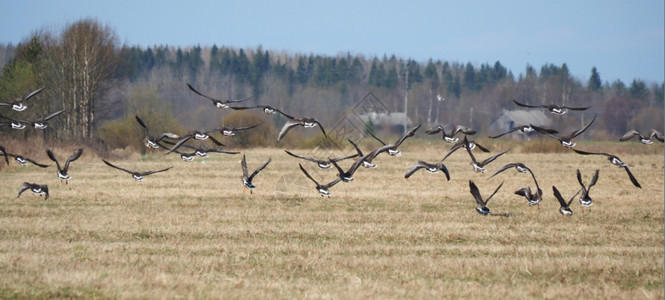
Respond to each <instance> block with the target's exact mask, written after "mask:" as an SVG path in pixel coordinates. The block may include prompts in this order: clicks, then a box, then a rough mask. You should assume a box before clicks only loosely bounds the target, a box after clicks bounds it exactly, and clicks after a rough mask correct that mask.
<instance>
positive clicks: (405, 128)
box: [402, 64, 409, 134]
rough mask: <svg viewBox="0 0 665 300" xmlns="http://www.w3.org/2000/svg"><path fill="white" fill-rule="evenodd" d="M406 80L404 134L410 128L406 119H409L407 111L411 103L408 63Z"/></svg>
mask: <svg viewBox="0 0 665 300" xmlns="http://www.w3.org/2000/svg"><path fill="white" fill-rule="evenodd" d="M405 82H406V92H405V93H404V132H403V133H402V134H404V133H406V131H407V130H408V128H407V124H406V120H407V117H406V116H407V114H406V113H407V108H408V104H409V67H408V64H407V67H406V79H405Z"/></svg>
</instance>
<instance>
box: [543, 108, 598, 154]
mask: <svg viewBox="0 0 665 300" xmlns="http://www.w3.org/2000/svg"><path fill="white" fill-rule="evenodd" d="M596 117H597V116H594V117H593V120H591V122H589V123H588V124H586V125H584V126H583V127H582V128H580V129H577V130H575V131H573V132H572V133H570V134H569V135H565V136H557V135H554V134H551V133H549V132H548V130H547V129H544V128H540V127H536V126H533V125H532V127H533V129H535V130H536V131H538V132H539V133H542V134H544V135H547V136H549V137H551V138H554V139H557V140H559V142H560V143H561V145H562V146H564V147H569V148H573V147H575V145H576V143H574V142H573V141H572V140H573V139H574V138H575V137H577V136H578V135H580V134H582V133H583V132H584V131H586V130H587V129H588V128H589V126H591V124H593V122H594V121H596Z"/></svg>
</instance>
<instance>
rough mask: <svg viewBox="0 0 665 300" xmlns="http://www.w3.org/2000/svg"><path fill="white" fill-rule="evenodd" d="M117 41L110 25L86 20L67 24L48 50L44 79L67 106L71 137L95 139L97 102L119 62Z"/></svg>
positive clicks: (67, 121)
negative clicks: (54, 43) (93, 137)
mask: <svg viewBox="0 0 665 300" xmlns="http://www.w3.org/2000/svg"><path fill="white" fill-rule="evenodd" d="M117 43H118V38H117V36H116V34H115V32H114V30H113V29H111V27H109V26H105V25H101V24H100V23H99V22H98V21H97V20H94V19H83V20H80V21H77V22H75V23H73V24H71V25H69V26H67V27H66V28H65V30H64V31H63V32H62V35H61V36H60V38H59V39H58V41H57V43H56V45H54V46H53V47H52V49H51V51H49V59H48V62H47V63H46V67H47V70H45V74H44V76H45V77H46V78H45V80H44V81H45V82H47V84H48V85H49V88H50V89H51V92H50V94H51V95H53V96H55V97H58V98H59V99H61V100H62V102H63V104H64V108H65V109H67V112H68V113H67V114H65V115H64V116H66V120H65V124H66V128H67V129H68V133H69V134H68V137H71V138H85V139H90V138H92V136H93V133H94V129H95V121H96V119H95V118H96V115H95V105H96V104H97V101H98V100H99V99H102V96H103V94H104V92H105V91H106V90H107V89H108V88H109V87H110V84H108V81H109V80H110V79H112V78H113V76H114V71H115V68H116V67H117V65H118V61H119V55H118V53H119V48H118V47H117Z"/></svg>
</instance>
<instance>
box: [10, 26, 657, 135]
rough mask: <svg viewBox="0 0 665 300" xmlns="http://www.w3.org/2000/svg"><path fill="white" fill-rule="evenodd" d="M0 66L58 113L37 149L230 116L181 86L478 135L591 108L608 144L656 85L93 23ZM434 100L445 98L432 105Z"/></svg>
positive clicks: (562, 68)
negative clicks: (108, 130) (497, 124)
mask: <svg viewBox="0 0 665 300" xmlns="http://www.w3.org/2000/svg"><path fill="white" fill-rule="evenodd" d="M0 59H1V61H0V63H2V64H4V65H3V67H2V73H1V74H0V99H8V98H14V97H17V96H20V95H22V94H24V93H26V92H27V91H30V90H32V89H34V88H37V87H40V86H46V87H47V89H46V90H44V92H43V95H40V97H41V98H40V99H39V100H37V101H35V103H34V104H33V107H37V108H35V109H36V110H35V114H37V115H46V114H48V113H49V112H53V111H56V110H59V109H62V108H65V109H67V113H66V114H63V115H62V116H61V117H60V118H58V119H57V120H54V123H55V124H54V125H53V126H52V127H53V128H54V129H52V130H49V131H48V133H47V134H46V135H45V138H47V139H48V138H52V139H55V138H57V139H65V140H66V139H78V140H92V141H95V140H99V135H98V134H97V133H98V132H99V131H100V130H102V129H103V128H104V126H107V124H108V123H109V122H113V121H118V120H128V118H130V117H133V114H139V113H140V114H152V115H155V118H156V119H161V118H165V119H169V120H171V121H169V122H167V123H169V124H170V126H178V127H179V128H180V129H182V130H186V129H187V128H189V129H194V128H201V127H204V126H211V124H215V126H216V125H218V124H220V123H223V122H224V117H226V116H227V115H228V114H229V112H219V111H215V110H211V109H210V107H209V106H208V105H209V103H206V102H205V101H203V100H201V99H200V98H197V97H196V96H194V95H192V94H191V93H190V92H189V91H188V90H187V88H186V85H185V84H186V83H191V84H192V85H193V86H196V87H197V89H199V90H200V91H205V93H206V94H209V95H213V96H215V97H218V98H228V99H230V98H244V97H247V96H250V95H252V96H254V97H253V99H252V100H251V102H250V103H249V104H250V105H251V104H257V103H261V104H266V105H271V106H275V107H279V108H282V109H284V110H286V111H289V112H293V113H294V114H309V115H314V116H317V117H318V118H319V119H320V120H321V121H322V122H324V123H326V124H331V125H334V124H335V123H336V122H337V121H338V119H339V117H340V116H343V115H344V114H345V113H346V110H347V109H348V107H350V106H352V105H353V104H354V103H355V102H356V101H358V100H359V99H361V98H362V97H363V96H364V95H365V94H366V93H367V92H369V91H372V93H374V94H375V95H377V96H378V97H379V98H380V99H381V101H382V102H383V103H384V104H385V105H386V106H387V107H388V108H389V109H390V110H391V111H395V112H403V111H404V109H405V107H404V99H405V94H407V93H408V99H409V101H408V107H406V110H407V114H408V116H409V117H410V118H412V119H413V120H414V122H422V123H429V124H430V125H433V124H435V123H451V122H454V123H464V124H466V125H467V126H472V127H474V128H478V130H479V131H480V132H484V131H485V130H486V129H487V126H488V124H489V123H490V121H491V120H492V119H493V118H495V117H496V116H497V114H498V113H499V112H500V111H501V110H502V109H514V105H513V104H512V101H511V100H512V99H517V100H520V101H521V102H527V103H532V104H545V103H557V104H564V105H569V106H592V109H590V110H589V111H587V112H584V113H581V114H580V115H579V117H580V118H581V119H582V120H583V119H584V118H586V119H587V120H588V119H591V117H592V115H593V114H598V115H600V118H599V122H598V123H599V124H597V125H598V126H596V128H597V129H596V130H597V131H598V132H601V133H602V134H603V135H604V136H618V135H621V134H623V133H624V132H625V131H626V130H627V129H629V128H631V127H635V128H644V129H643V130H647V129H648V128H651V127H655V128H660V129H662V127H663V99H664V95H663V88H664V86H663V83H660V84H657V83H647V82H645V81H644V80H641V79H634V80H633V81H632V82H630V83H628V84H626V83H623V82H621V81H620V80H616V81H614V82H607V81H602V77H601V72H600V71H599V70H598V69H597V68H595V67H594V68H592V70H590V75H589V78H586V79H577V78H574V77H573V76H572V75H571V74H570V72H569V70H568V66H567V65H566V64H565V63H564V64H562V65H554V64H546V65H543V66H541V67H540V69H539V70H537V69H536V68H535V67H534V66H531V65H527V66H526V67H525V70H524V71H523V73H519V74H518V75H517V76H516V75H515V74H514V73H513V72H512V70H508V69H507V68H506V67H505V66H503V65H502V64H501V62H500V61H496V62H493V63H482V64H480V65H474V64H472V63H470V62H468V63H460V62H456V61H441V60H429V61H427V62H419V61H415V60H412V59H404V58H400V57H396V56H394V55H392V56H383V57H365V56H363V55H360V54H358V55H351V54H350V53H345V54H339V55H336V56H325V55H316V54H302V53H288V52H283V51H282V52H279V51H273V50H268V49H263V48H262V47H261V46H258V47H255V48H246V49H243V48H235V47H229V46H218V45H206V46H203V47H202V46H200V45H197V46H193V47H186V48H183V47H178V46H168V45H156V46H152V47H139V46H128V45H121V44H120V42H119V39H118V36H117V34H116V32H115V31H114V29H113V28H112V27H110V26H108V25H102V24H100V23H99V22H98V21H97V20H95V19H82V20H79V21H76V22H74V23H71V24H69V25H67V26H66V27H65V28H64V29H63V30H62V31H60V32H57V31H45V30H42V31H36V32H34V33H33V34H31V36H30V37H29V38H27V39H26V40H25V41H24V42H22V43H20V44H18V45H15V46H14V45H0ZM437 95H440V96H441V97H442V98H445V99H446V100H445V101H437V100H436V99H437ZM37 102H38V103H40V104H37ZM2 113H3V114H6V115H7V116H9V117H13V116H15V113H13V112H9V111H7V112H4V111H3V112H2ZM162 123H164V122H162ZM174 124H175V125H174ZM573 125H574V126H577V125H579V124H573ZM275 126H279V125H278V124H275ZM1 134H4V135H7V134H14V133H11V132H7V130H5V131H3V132H2V133H1ZM24 136H26V137H27V136H29V135H28V134H24Z"/></svg>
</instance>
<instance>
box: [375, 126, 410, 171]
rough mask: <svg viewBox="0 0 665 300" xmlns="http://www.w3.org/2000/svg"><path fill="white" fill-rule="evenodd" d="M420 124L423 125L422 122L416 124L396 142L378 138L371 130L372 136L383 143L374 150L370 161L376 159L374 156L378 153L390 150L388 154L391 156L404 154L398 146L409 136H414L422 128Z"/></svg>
mask: <svg viewBox="0 0 665 300" xmlns="http://www.w3.org/2000/svg"><path fill="white" fill-rule="evenodd" d="M420 126H422V124H418V125H416V126H414V127H413V128H411V129H409V131H407V132H405V133H404V134H403V135H402V136H400V137H399V139H397V141H395V143H394V144H386V143H384V142H383V141H382V140H380V139H379V138H377V137H376V136H375V135H374V134H373V133H371V132H370V133H369V134H370V135H371V136H373V137H374V138H375V139H376V140H378V141H379V142H381V144H383V146H382V147H379V148H378V149H376V150H374V151H373V152H375V154H374V155H372V156H371V158H370V162H371V161H372V159H374V157H376V156H377V155H379V154H380V153H383V152H388V155H390V156H400V155H402V151H400V150H397V147H399V146H400V145H402V143H403V142H404V140H406V139H407V138H410V137H412V136H414V135H415V134H416V131H417V130H418V129H419V128H420Z"/></svg>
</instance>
